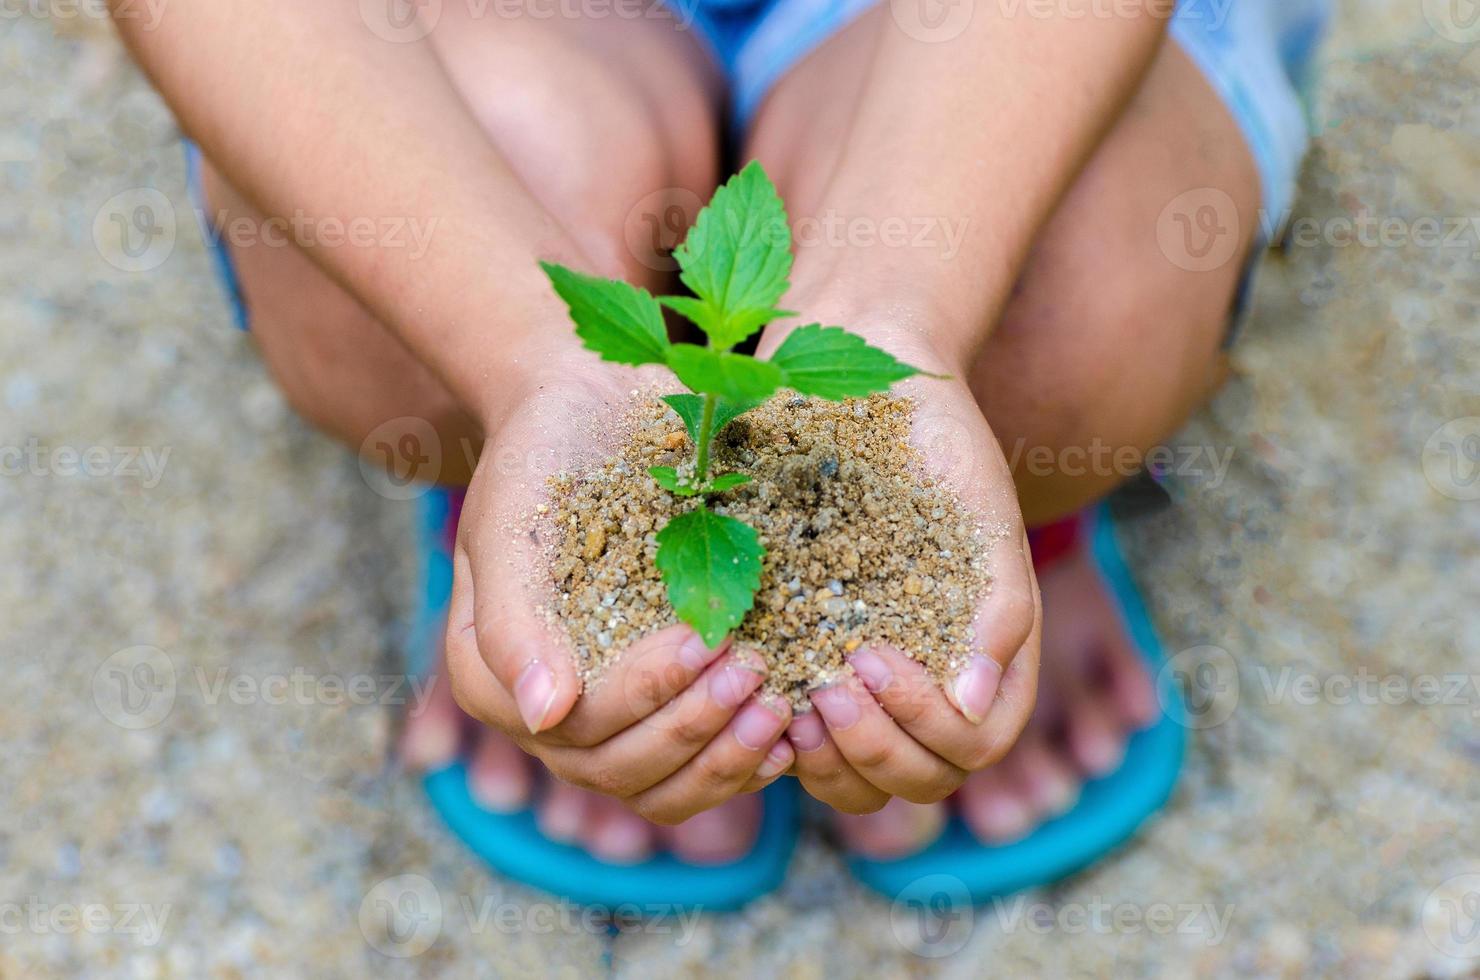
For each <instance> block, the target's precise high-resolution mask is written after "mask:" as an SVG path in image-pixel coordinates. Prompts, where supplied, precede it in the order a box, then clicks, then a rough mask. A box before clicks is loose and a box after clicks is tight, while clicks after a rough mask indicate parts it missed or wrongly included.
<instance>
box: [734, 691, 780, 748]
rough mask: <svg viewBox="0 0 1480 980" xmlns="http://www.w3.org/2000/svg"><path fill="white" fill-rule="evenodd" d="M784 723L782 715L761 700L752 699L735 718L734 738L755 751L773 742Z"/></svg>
mask: <svg viewBox="0 0 1480 980" xmlns="http://www.w3.org/2000/svg"><path fill="white" fill-rule="evenodd" d="M785 725H786V719H785V717H784V716H782V715H780V714H778V713H777V712H776V711H774V710H773V709H771V708H769V707H767V706H766V704H765V703H764V702H763V701H752V702H750V703H749V704H747V705H746V706H745V707H744V708H742V709H741V711H740V714H739V715H738V716H737V717H736V718H735V740H736V741H738V742H739V743H740V744H741V745H743V746H745V747H746V748H747V749H750V750H751V751H752V752H755V751H758V750H760V749H763V748H765V747H766V746H768V745H770V744H771V743H772V742H774V741H775V740H776V738H777V736H779V735H780V734H781V729H782V728H783V727H784V726H785Z"/></svg>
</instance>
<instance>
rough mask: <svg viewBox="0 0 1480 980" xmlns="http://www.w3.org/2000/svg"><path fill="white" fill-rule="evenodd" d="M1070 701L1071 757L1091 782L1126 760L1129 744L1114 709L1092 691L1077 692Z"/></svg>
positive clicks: (1067, 742)
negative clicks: (1127, 744)
mask: <svg viewBox="0 0 1480 980" xmlns="http://www.w3.org/2000/svg"><path fill="white" fill-rule="evenodd" d="M1070 701H1071V703H1070V706H1069V710H1068V711H1067V713H1066V717H1065V721H1064V725H1065V731H1064V744H1065V746H1066V747H1067V749H1068V753H1069V757H1070V758H1072V759H1073V760H1074V763H1075V765H1077V766H1078V767H1079V770H1080V772H1082V773H1083V774H1084V775H1086V776H1089V777H1091V778H1093V777H1095V776H1104V775H1107V774H1108V773H1111V772H1113V771H1114V770H1115V768H1116V767H1117V766H1119V765H1120V760H1121V759H1122V758H1123V757H1124V756H1125V743H1126V733H1125V729H1124V726H1122V724H1121V722H1120V718H1119V716H1118V712H1117V711H1116V710H1115V707H1114V706H1113V705H1112V704H1110V703H1109V701H1108V700H1107V699H1106V698H1104V697H1103V696H1100V695H1097V694H1095V693H1094V692H1091V691H1080V692H1076V694H1075V696H1074V697H1073V698H1071V699H1070Z"/></svg>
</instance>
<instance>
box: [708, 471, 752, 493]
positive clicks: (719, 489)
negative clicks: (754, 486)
mask: <svg viewBox="0 0 1480 980" xmlns="http://www.w3.org/2000/svg"><path fill="white" fill-rule="evenodd" d="M749 482H750V477H748V476H746V475H745V474H744V473H721V474H720V475H719V476H717V477H715V478H714V479H712V480H710V481H709V485H708V486H706V487H705V488H704V492H705V493H723V492H724V491H726V490H733V489H735V488H736V487H738V486H743V485H745V484H747V483H749Z"/></svg>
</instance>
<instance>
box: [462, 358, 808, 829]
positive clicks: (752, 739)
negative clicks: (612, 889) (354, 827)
mask: <svg viewBox="0 0 1480 980" xmlns="http://www.w3.org/2000/svg"><path fill="white" fill-rule="evenodd" d="M541 368H542V369H541V371H540V377H542V378H545V379H547V380H545V381H543V382H541V381H533V382H529V383H527V384H526V385H524V386H523V387H522V388H521V389H519V390H516V391H511V393H510V399H509V402H508V407H507V408H506V409H505V410H504V411H502V412H501V413H500V414H501V416H502V419H503V421H502V422H501V423H500V424H497V425H496V426H493V427H491V429H490V434H489V436H488V438H487V440H486V441H485V443H484V447H483V451H482V454H481V456H480V457H479V459H478V464H477V467H476V469H475V471H474V475H473V478H472V481H471V483H470V484H469V486H468V492H467V496H466V499H465V501H464V504H463V511H462V519H461V521H460V523H459V526H458V533H457V541H456V545H455V547H454V552H453V589H452V601H451V608H450V612H449V617H448V627H447V638H446V665H447V672H448V676H449V679H450V680H451V685H452V689H453V693H454V695H455V696H456V699H457V702H458V704H459V705H460V706H461V707H462V708H463V710H464V711H466V712H467V713H468V714H469V715H471V716H473V717H474V718H475V719H477V720H479V721H481V722H483V723H485V724H488V725H492V726H495V727H497V728H499V729H501V730H502V731H504V732H505V733H506V734H508V735H509V736H510V737H511V738H512V739H513V740H514V741H515V742H516V743H517V744H518V745H519V746H520V747H521V748H523V749H524V750H525V751H526V752H528V753H530V754H531V755H533V756H535V757H536V758H538V759H539V760H540V761H541V762H543V763H544V764H545V766H546V767H547V768H548V769H549V770H550V771H551V772H552V773H554V774H555V775H556V776H557V777H558V778H560V779H563V780H565V781H567V782H569V783H572V784H574V785H576V786H579V787H582V788H584V789H591V790H595V791H598V792H601V793H605V794H608V795H611V796H615V797H618V798H620V799H622V800H623V801H624V802H625V803H626V804H627V805H628V806H629V807H630V808H631V809H632V810H634V811H635V812H636V813H638V814H639V815H641V816H643V817H645V818H647V819H649V820H652V821H654V822H657V823H664V824H673V823H678V822H681V821H683V820H685V819H687V818H688V817H690V816H693V815H694V814H696V813H699V812H701V811H703V810H706V809H709V808H710V807H713V806H715V805H717V804H719V803H722V802H724V801H725V800H727V799H729V798H730V797H731V796H733V795H735V794H736V793H739V792H748V791H751V790H754V789H759V788H760V787H761V786H763V785H765V784H766V783H768V782H770V781H772V780H774V779H775V778H777V777H778V776H779V775H780V774H781V773H782V772H784V771H785V770H786V769H787V768H788V767H789V766H790V765H791V762H792V751H791V748H790V745H789V743H787V742H786V740H784V739H783V738H782V737H781V736H782V734H783V732H784V730H785V728H786V726H787V723H788V722H789V721H790V717H791V712H790V709H789V707H788V706H787V705H786V704H785V702H784V701H780V700H773V699H769V698H761V697H758V696H757V693H756V692H757V691H758V689H759V688H760V685H761V682H762V680H763V679H764V676H765V665H764V662H763V661H762V659H761V658H760V657H759V656H758V655H757V654H756V653H755V652H754V651H749V650H743V649H737V648H735V647H733V646H732V645H730V644H729V643H728V641H726V642H722V643H720V644H719V645H718V646H717V647H715V648H712V649H711V648H709V647H706V646H705V644H704V642H703V641H702V640H701V639H700V638H699V636H698V634H697V633H695V632H694V631H693V630H692V629H690V628H689V627H687V626H683V625H678V626H672V627H668V628H666V629H663V630H660V631H658V632H656V633H653V634H651V635H649V636H646V637H644V638H643V639H641V640H639V641H638V642H636V643H635V644H633V645H632V646H631V647H629V648H628V649H626V650H625V651H623V652H622V653H621V654H620V655H618V657H617V658H615V660H614V662H613V663H612V664H611V665H610V666H609V667H608V668H607V670H606V671H605V673H604V675H603V677H602V678H601V680H600V681H599V682H598V683H595V684H593V685H591V686H590V687H589V689H587V690H585V691H584V692H583V691H582V685H581V680H580V678H579V675H578V674H577V672H576V668H575V663H574V657H573V654H572V652H571V650H570V647H569V643H568V641H567V639H566V637H565V635H564V632H563V628H562V627H561V626H560V625H559V624H554V623H551V622H548V621H547V620H546V618H545V616H544V615H543V614H542V613H541V611H540V609H541V606H542V605H543V604H544V602H545V601H546V592H547V590H548V588H549V584H548V575H549V572H548V570H547V568H546V565H545V559H544V557H543V556H542V549H543V547H544V543H543V542H542V541H541V539H540V531H539V528H538V523H537V521H536V520H535V516H536V514H537V513H539V508H540V507H541V506H548V503H547V501H548V499H549V498H548V489H547V486H546V480H547V479H548V477H549V476H550V475H551V474H553V473H555V472H557V471H559V470H560V469H562V468H564V467H568V466H575V465H580V464H582V463H583V462H586V463H589V462H591V461H594V460H599V459H600V458H601V454H602V453H603V451H604V450H605V451H609V446H610V443H609V440H611V439H612V438H613V437H614V434H613V433H612V432H611V425H610V423H612V422H614V421H617V420H619V419H620V418H621V417H622V416H623V414H624V413H625V412H626V411H627V409H628V408H629V406H630V405H631V404H632V401H633V399H634V397H635V396H636V395H637V393H638V391H639V390H640V388H642V386H643V385H644V384H645V383H646V382H647V380H648V377H647V376H646V375H644V374H643V373H642V372H639V371H634V370H632V369H628V368H619V367H615V366H612V365H608V364H604V363H601V362H598V361H597V360H596V358H595V357H594V356H593V355H591V354H589V353H587V352H584V351H574V352H573V353H572V355H571V356H570V358H569V360H568V361H566V362H564V363H563V364H562V363H547V364H544V365H542V366H541Z"/></svg>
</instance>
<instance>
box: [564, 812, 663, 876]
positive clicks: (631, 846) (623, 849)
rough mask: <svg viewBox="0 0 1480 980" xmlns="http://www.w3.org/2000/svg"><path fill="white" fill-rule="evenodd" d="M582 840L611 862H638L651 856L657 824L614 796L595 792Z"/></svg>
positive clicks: (587, 848) (594, 853)
mask: <svg viewBox="0 0 1480 980" xmlns="http://www.w3.org/2000/svg"><path fill="white" fill-rule="evenodd" d="M587 816H588V819H587V821H586V826H585V828H584V829H583V830H582V832H581V840H582V842H583V843H584V844H585V845H586V850H588V851H590V852H591V854H592V855H593V856H595V857H597V858H600V859H601V860H603V861H606V862H608V863H610V864H636V863H638V862H640V861H645V860H647V859H648V858H650V857H652V854H653V848H654V841H655V838H656V828H655V827H654V826H653V825H652V824H650V823H648V822H647V821H646V820H644V819H642V818H641V817H639V816H637V815H636V814H634V813H632V812H631V811H629V810H627V809H625V808H624V807H623V806H622V804H620V803H618V802H617V801H616V800H614V799H610V798H608V797H604V796H594V795H593V796H592V798H591V801H590V803H588V805H587Z"/></svg>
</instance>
